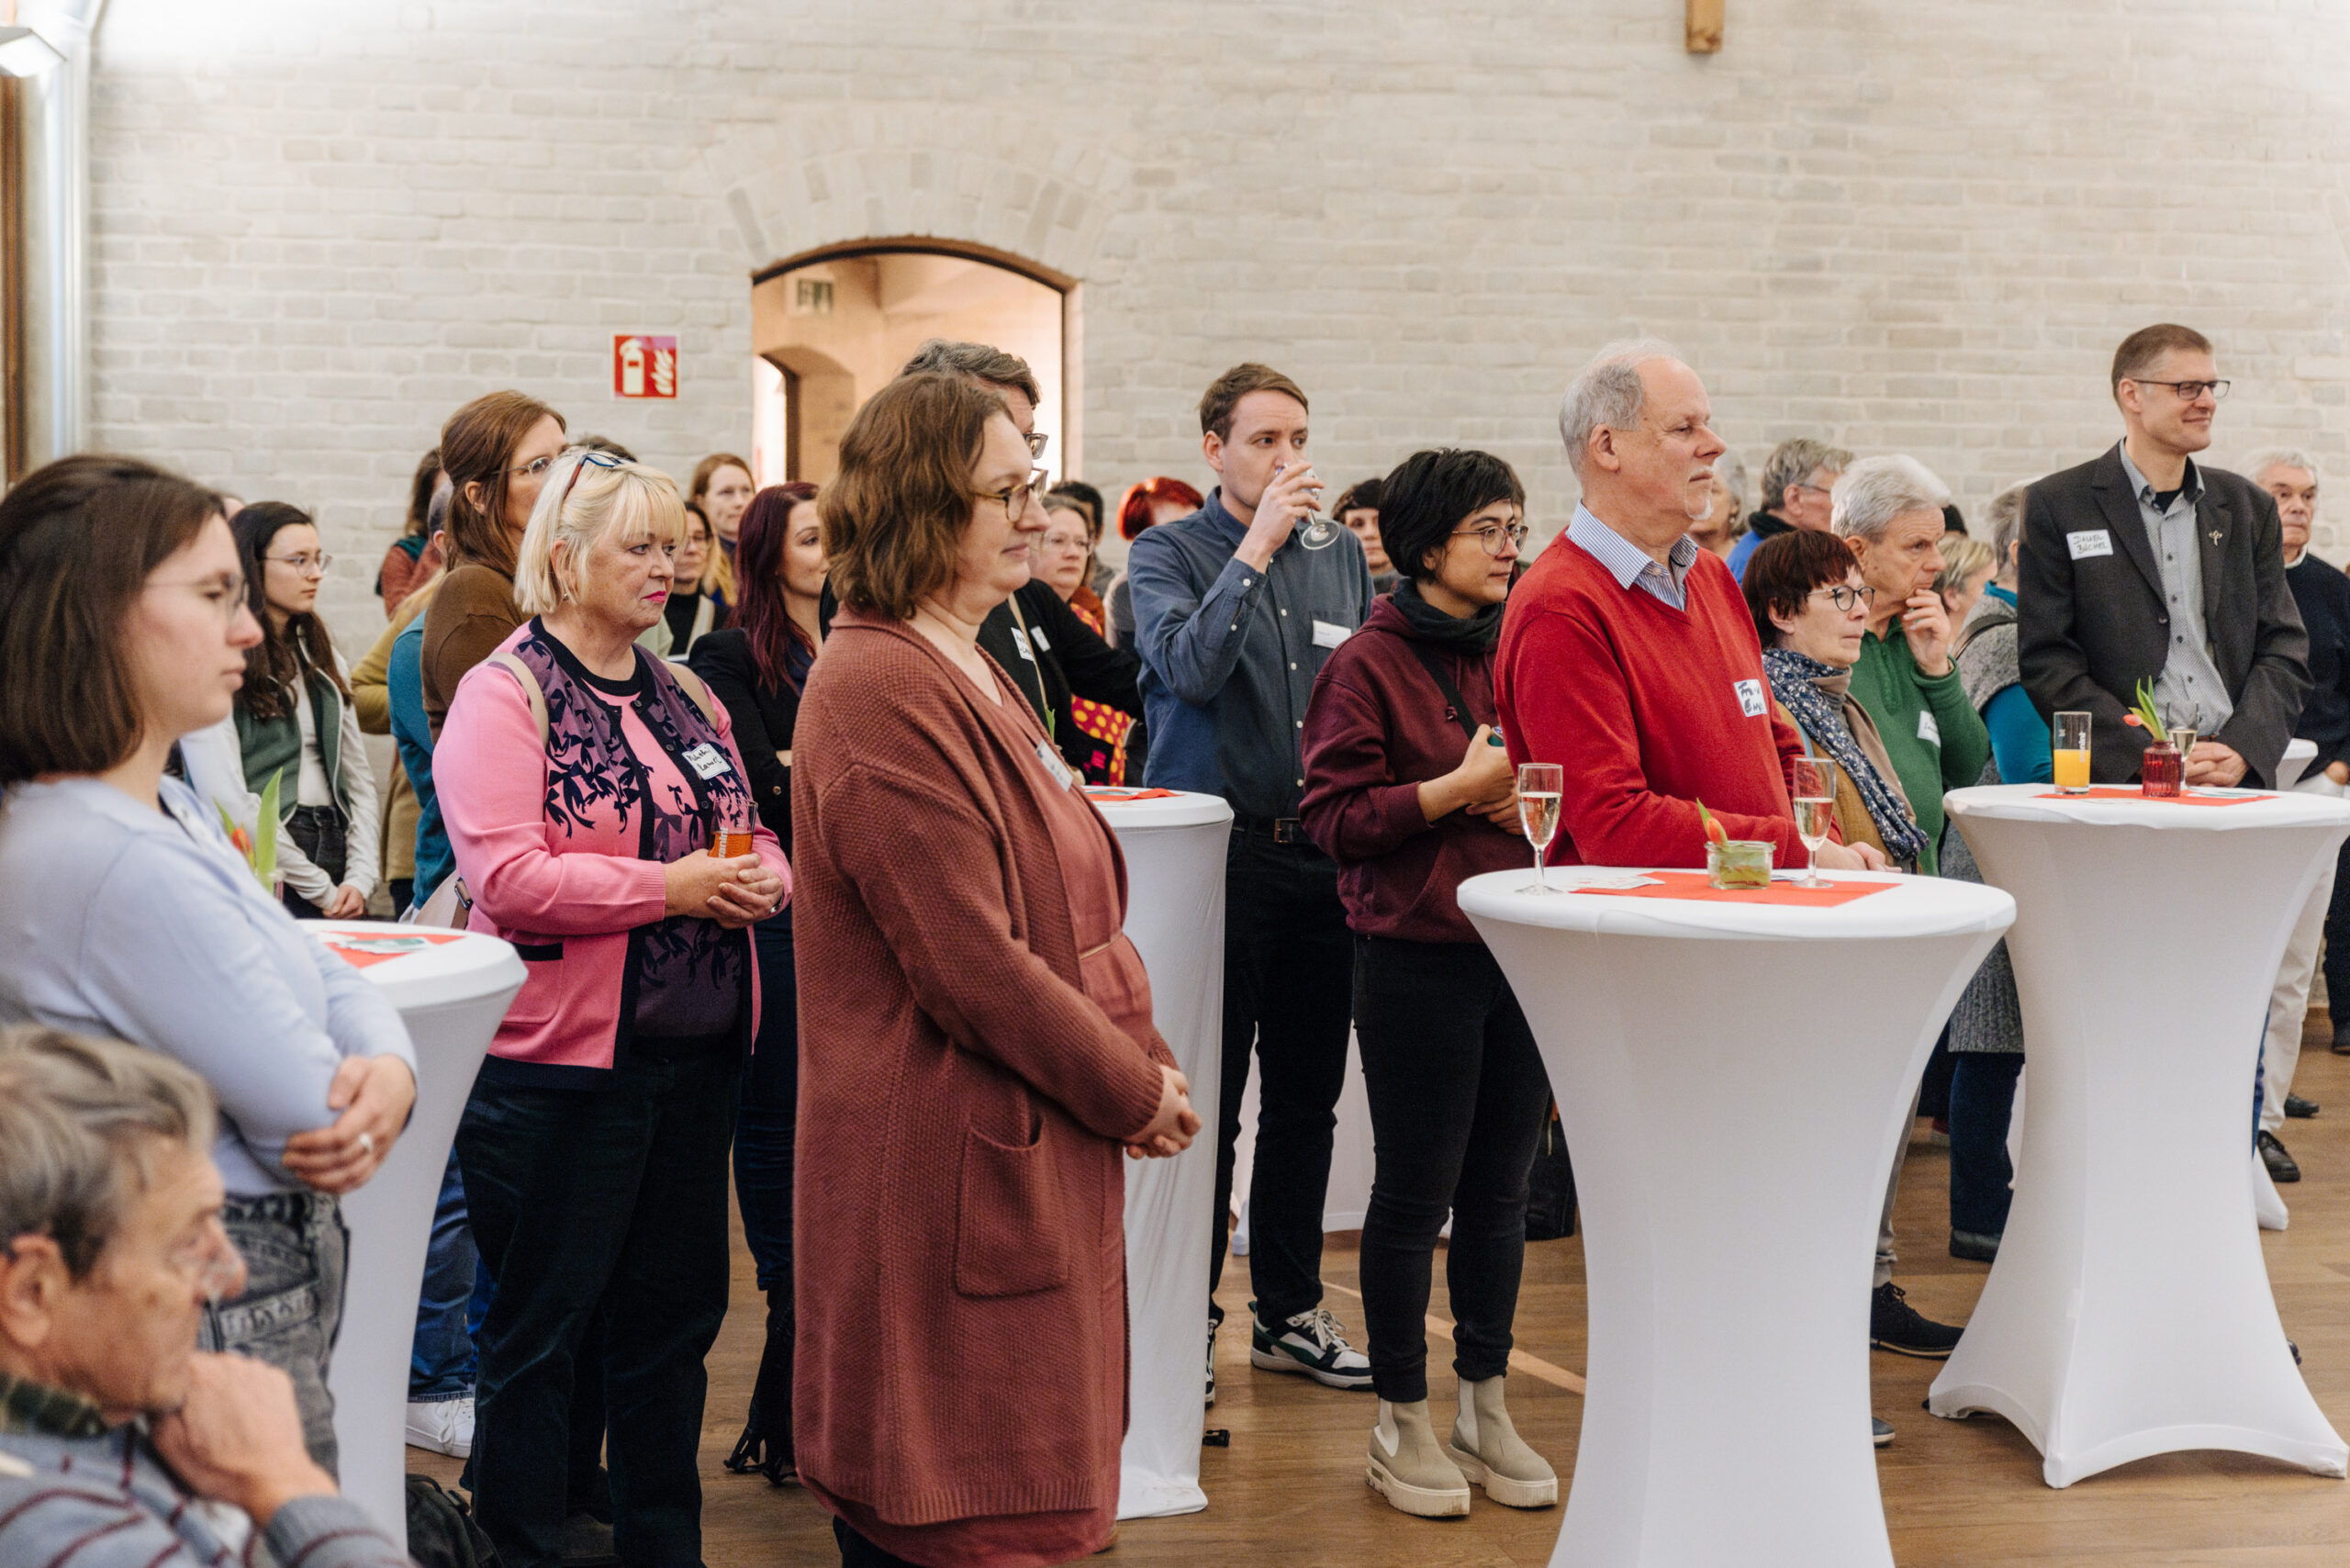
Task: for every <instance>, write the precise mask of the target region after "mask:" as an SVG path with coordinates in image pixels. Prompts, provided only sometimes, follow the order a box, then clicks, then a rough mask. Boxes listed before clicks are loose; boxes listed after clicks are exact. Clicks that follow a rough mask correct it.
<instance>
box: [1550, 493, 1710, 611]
mask: <svg viewBox="0 0 2350 1568" xmlns="http://www.w3.org/2000/svg"><path fill="white" fill-rule="evenodd" d="M1567 539H1568V541H1569V542H1570V543H1573V544H1575V545H1577V546H1579V547H1581V548H1582V549H1583V552H1584V553H1585V554H1589V555H1590V556H1591V558H1592V559H1593V560H1595V561H1597V562H1598V563H1599V564H1600V565H1601V566H1605V567H1606V568H1607V575H1608V576H1609V577H1614V578H1615V579H1616V581H1617V586H1619V587H1621V588H1623V589H1624V591H1625V592H1627V593H1629V592H1630V591H1631V590H1632V589H1633V588H1640V589H1643V590H1644V591H1646V592H1648V593H1649V594H1651V595H1653V596H1654V597H1655V598H1657V599H1662V601H1663V602H1665V603H1666V604H1669V605H1671V606H1673V609H1675V610H1686V609H1688V608H1689V601H1688V597H1687V593H1686V591H1685V588H1684V585H1685V584H1686V583H1687V582H1688V580H1689V568H1690V567H1691V566H1693V565H1695V562H1696V559H1697V542H1696V541H1695V540H1694V539H1692V538H1690V537H1689V536H1688V535H1687V534H1685V533H1684V534H1683V535H1682V536H1681V537H1680V538H1678V539H1676V540H1674V541H1673V548H1672V549H1670V550H1668V551H1666V552H1665V560H1666V562H1667V566H1659V565H1658V564H1657V561H1656V557H1654V556H1653V555H1651V554H1649V553H1648V552H1647V551H1645V550H1643V549H1641V548H1640V547H1639V545H1637V544H1635V543H1632V542H1631V541H1630V540H1628V539H1627V538H1625V537H1624V536H1623V535H1622V534H1620V533H1618V532H1616V531H1615V530H1614V529H1612V528H1610V527H1608V526H1607V525H1606V523H1604V522H1602V521H1599V519H1597V518H1596V517H1594V516H1593V515H1592V514H1591V512H1590V510H1588V509H1587V508H1585V507H1584V506H1583V503H1582V502H1580V501H1578V502H1576V503H1575V516H1574V521H1572V522H1570V523H1569V524H1567ZM1668 566H1669V568H1670V569H1668Z"/></svg>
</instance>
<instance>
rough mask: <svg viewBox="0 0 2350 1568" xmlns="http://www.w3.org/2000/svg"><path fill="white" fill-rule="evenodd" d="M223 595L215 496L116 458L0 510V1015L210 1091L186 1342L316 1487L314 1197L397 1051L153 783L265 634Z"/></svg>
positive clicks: (403, 1112) (231, 862)
mask: <svg viewBox="0 0 2350 1568" xmlns="http://www.w3.org/2000/svg"><path fill="white" fill-rule="evenodd" d="M244 576H245V575H244V570H243V567H242V566H241V563H240V560H239V556H238V553H237V542H236V539H235V537H234V535H232V534H231V533H230V532H229V524H228V523H227V522H226V521H224V520H223V519H222V518H221V515H220V498H218V496H215V495H213V494H212V493H211V492H209V491H207V490H205V489H203V488H201V487H198V486H196V485H192V484H190V483H188V482H187V481H186V480H185V479H182V478H179V477H177V476H174V475H171V474H166V473H164V472H163V471H162V470H161V469H158V468H154V467H152V466H150V465H147V464H144V463H140V462H139V461H137V460H136V459H133V458H128V457H95V456H79V457H68V458H62V459H61V460H59V461H58V462H55V463H52V464H50V465H48V466H46V467H44V468H40V469H38V470H36V471H35V472H33V473H31V474H28V475H27V476H25V477H24V478H23V479H22V480H20V481H18V482H17V485H16V487H14V488H12V489H11V490H9V492H8V494H7V496H6V498H0V669H6V671H7V672H8V678H7V679H6V680H5V681H0V789H5V790H6V797H5V800H0V929H5V930H6V932H7V933H8V935H9V940H8V942H7V944H6V946H5V947H0V1020H25V1019H30V1020H35V1021H38V1022H39V1023H43V1024H47V1025H51V1026H53V1027H56V1028H60V1029H71V1030H77V1031H80V1032H83V1033H85V1034H98V1035H112V1036H118V1037H120V1038H123V1039H126V1040H129V1041H130V1042H132V1043H133V1044H135V1045H140V1046H144V1047H147V1048H149V1049H150V1050H155V1051H160V1052H162V1054H164V1055H165V1056H169V1057H173V1058H176V1059H178V1060H179V1061H181V1062H183V1063H185V1065H187V1066H188V1067H191V1068H193V1069H195V1070H196V1071H197V1072H199V1073H201V1074H202V1075H203V1076H204V1078H205V1079H206V1081H207V1082H209V1083H210V1084H211V1085H212V1089H213V1092H214V1093H215V1094H217V1095H218V1097H219V1101H220V1109H221V1111H222V1113H223V1115H222V1118H221V1123H220V1129H219V1135H218V1138H217V1139H216V1141H215V1142H214V1145H213V1154H214V1158H215V1159H216V1160H217V1161H218V1165H219V1167H220V1173H221V1176H222V1178H223V1180H224V1181H225V1182H226V1183H227V1187H228V1193H229V1202H228V1206H227V1208H226V1209H225V1210H224V1211H223V1213H222V1216H221V1217H222V1222H223V1223H224V1224H225V1225H226V1226H227V1227H228V1230H229V1236H230V1238H232V1239H233V1240H235V1241H236V1242H237V1244H238V1246H239V1248H240V1249H241V1251H242V1252H243V1253H244V1255H245V1259H246V1261H247V1264H248V1274H247V1280H246V1284H245V1288H244V1290H243V1293H242V1294H240V1295H238V1296H236V1297H235V1298H233V1299H230V1300H225V1301H220V1302H217V1303H215V1304H213V1305H212V1306H211V1307H210V1308H209V1309H208V1310H207V1313H206V1315H205V1322H204V1328H203V1333H202V1338H203V1342H204V1347H205V1348H206V1349H207V1350H241V1351H242V1352H244V1353H245V1354H247V1355H251V1356H254V1357H256V1358H258V1359H260V1360H263V1361H268V1362H270V1363H271V1364H272V1365H274V1366H276V1367H278V1368H280V1369H282V1370H284V1371H285V1372H286V1373H287V1374H288V1375H289V1376H291V1377H292V1378H293V1380H294V1391H295V1395H296V1398H297V1401H298V1403H299V1405H300V1407H301V1412H302V1431H303V1438H304V1440H305V1441H306V1442H307V1443H308V1446H309V1450H310V1453H311V1456H312V1457H313V1458H315V1459H316V1460H317V1461H318V1462H319V1463H320V1464H321V1465H323V1466H325V1467H326V1468H327V1469H329V1470H332V1469H333V1468H334V1464H335V1455H336V1445H335V1436H334V1399H333V1396H332V1394H330V1393H329V1392H328V1388H327V1369H328V1362H329V1361H330V1357H331V1355H332V1351H333V1346H334V1339H335V1334H336V1331H337V1329H338V1327H340V1324H341V1316H342V1288H343V1263H344V1252H345V1235H344V1231H343V1225H342V1218H341V1211H340V1209H339V1207H338V1206H337V1199H338V1196H339V1195H340V1194H341V1193H348V1192H351V1191H353V1189H355V1188H357V1187H358V1186H360V1185H361V1184H362V1183H363V1182H366V1181H367V1179H368V1178H369V1177H371V1176H373V1175H374V1174H375V1170H376V1168H377V1167H378V1166H379V1165H381V1164H382V1162H383V1159H384V1157H385V1156H386V1154H388V1153H390V1151H391V1148H392V1144H393V1141H394V1140H395V1139H397V1137H399V1135H400V1131H401V1129H402V1128H403V1127H405V1126H407V1124H408V1110H409V1108H410V1107H411V1106H412V1105H414V1103H415V1102H416V1058H415V1055H414V1053H413V1051H412V1050H411V1049H410V1048H409V1046H408V1030H407V1028H406V1027H405V1026H404V1025H402V1024H401V1023H400V1020H399V1015H398V1014H397V1013H395V1012H393V1011H392V1008H391V1006H390V1004H389V1003H387V1002H385V1000H384V998H383V995H382V993H381V992H380V991H377V990H376V989H375V986H374V985H372V984H370V983H369V982H368V981H367V980H366V979H365V978H364V977H363V976H361V975H360V974H359V973H358V971H356V970H355V969H352V967H351V966H350V965H348V964H346V963H344V962H343V961H342V959H341V958H337V957H336V956H335V955H334V954H332V953H330V952H329V951H328V950H327V948H326V946H324V945H323V944H321V943H319V942H315V941H312V940H311V939H310V937H309V936H308V935H306V934H305V933H304V932H303V931H302V930H301V928H300V927H298V926H297V925H296V924H295V923H294V920H293V918H292V917H291V916H290V915H288V914H287V913H286V911H285V906H284V905H283V904H281V903H279V902H277V901H276V900H275V899H274V898H273V897H272V896H271V895H270V892H269V890H268V889H267V888H265V887H264V886H263V884H262V882H261V880H260V879H258V878H257V877H256V876H255V874H254V872H255V868H254V867H253V866H252V865H251V864H249V863H248V861H247V860H246V858H245V857H244V856H243V855H241V854H240V853H239V851H238V849H237V848H235V847H232V846H230V843H229V839H228V838H227V837H226V836H225V835H224V834H223V832H222V829H221V825H220V818H219V812H218V808H217V807H216V806H215V805H213V804H212V803H211V802H207V801H200V800H199V799H198V798H197V796H196V792H195V791H194V790H190V789H189V788H188V787H187V786H186V785H185V784H183V783H182V782H181V781H180V780H179V779H177V778H169V777H166V773H165V769H166V766H167V763H168V762H169V760H170V758H171V756H172V754H173V749H174V748H175V746H176V745H177V744H178V742H179V741H180V739H181V737H183V736H185V735H191V734H196V733H197V732H199V731H207V730H213V729H216V728H218V726H220V725H221V724H222V722H224V721H225V720H227V719H228V718H229V713H230V711H231V710H232V709H233V707H234V706H235V700H236V694H237V691H238V689H239V688H240V687H241V686H242V685H243V684H244V682H245V678H246V675H245V664H246V654H247V651H248V650H250V649H252V648H253V647H255V646H257V645H258V644H260V643H261V641H262V630H261V628H260V626H259V625H257V624H256V623H255V622H254V618H253V614H252V610H251V609H250V607H249V606H248V604H247V601H246V598H245V581H244Z"/></svg>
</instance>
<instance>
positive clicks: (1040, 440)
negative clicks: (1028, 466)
mask: <svg viewBox="0 0 2350 1568" xmlns="http://www.w3.org/2000/svg"><path fill="white" fill-rule="evenodd" d="M1020 439H1021V440H1023V441H1024V442H1027V443H1028V460H1029V461H1030V462H1031V463H1041V462H1043V461H1044V459H1045V448H1046V447H1048V446H1050V445H1052V444H1053V438H1052V437H1051V436H1048V435H1046V433H1045V432H1044V431H1031V432H1030V433H1028V434H1027V435H1024V436H1022V437H1021V438H1020Z"/></svg>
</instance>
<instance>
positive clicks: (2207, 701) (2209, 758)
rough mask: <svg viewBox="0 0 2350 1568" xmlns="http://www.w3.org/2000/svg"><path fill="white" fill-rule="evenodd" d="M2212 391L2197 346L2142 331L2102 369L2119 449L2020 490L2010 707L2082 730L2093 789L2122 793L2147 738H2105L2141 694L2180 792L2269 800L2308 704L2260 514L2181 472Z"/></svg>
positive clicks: (2200, 477)
mask: <svg viewBox="0 0 2350 1568" xmlns="http://www.w3.org/2000/svg"><path fill="white" fill-rule="evenodd" d="M2227 389H2228V384H2227V383H2226V382H2224V381H2221V380H2220V379H2219V378H2218V375H2217V372H2216V370H2215V368H2214V365H2213V362H2212V357H2211V344H2210V340H2209V339H2207V338H2205V337H2204V336H2203V335H2202V334H2201V333H2200V332H2198V331H2195V330H2192V329H2191V328H2187V327H2180V326H2172V325H2162V326H2154V327H2145V328H2142V329H2140V330H2138V331H2135V332H2132V334H2130V336H2129V337H2127V338H2125V339H2123V340H2122V342H2121V348H2120V349H2118V350H2117V351H2116V352H2115V353H2114V356H2113V400H2114V402H2115V403H2116V404H2117V405H2118V406H2119V407H2120V408H2121V422H2122V425H2123V427H2124V429H2125V431H2126V432H2127V433H2126V434H2124V435H2123V437H2122V439H2121V442H2120V443H2119V444H2118V445H2116V446H2115V447H2114V448H2113V450H2112V451H2110V452H2108V453H2107V454H2104V455H2103V456H2102V457H2098V458H2097V459H2096V460H2094V461H2092V462H2089V463H2085V464H2083V465H2080V466H2079V467H2077V468H2068V469H2066V470H2065V471H2064V472H2063V473H2061V474H2052V475H2050V476H2048V477H2047V478H2045V479H2036V480H2034V481H2033V482H2032V486H2031V497H2030V498H2029V500H2028V501H2027V502H2026V507H2025V512H2024V527H2023V554H2022V559H2021V560H2020V563H2019V573H2018V576H2019V584H2018V594H2017V599H2018V604H2017V610H2018V614H2019V616H2020V626H2019V648H2018V654H2019V658H2020V664H2021V666H2022V673H2023V684H2024V689H2026V690H2027V691H2028V692H2030V693H2031V700H2032V703H2033V705H2034V706H2035V707H2037V708H2038V709H2039V710H2040V711H2041V715H2042V717H2043V718H2045V717H2048V716H2049V715H2051V714H2053V713H2057V712H2060V711H2081V710H2085V711H2087V712H2088V713H2089V714H2090V715H2092V719H2091V724H2092V729H2091V737H2092V738H2091V744H2090V762H2089V767H2090V773H2091V777H2093V778H2096V779H2098V780H2099V781H2101V782H2105V783H2124V782H2127V781H2128V780H2130V779H2132V778H2135V777H2136V776H2137V774H2138V769H2139V763H2140V759H2141V756H2142V754H2143V752H2144V750H2145V748H2146V745H2147V744H2148V742H2149V741H2150V740H2152V739H2153V738H2154V737H2152V736H2149V735H2148V734H2146V733H2145V732H2144V731H2143V730H2142V729H2139V728H2136V727H2135V726H2132V725H2128V724H2124V723H2123V722H2121V716H2122V714H2123V713H2124V712H2125V711H2128V710H2129V708H2130V706H2131V705H2132V702H2133V701H2134V700H2135V697H2136V693H2137V689H2138V683H2139V682H2141V681H2146V682H2149V683H2151V684H2152V686H2153V688H2154V701H2155V704H2156V706H2157V707H2159V708H2161V709H2162V711H2163V712H2164V714H2165V717H2166V718H2168V719H2169V720H2170V721H2171V722H2173V723H2177V724H2187V723H2193V724H2194V725H2195V727H2196V729H2197V730H2198V731H2199V735H2200V737H2203V738H2199V739H2198V740H2197V741H2196V743H2195V749H2194V751H2193V752H2192V753H2190V754H2189V755H2188V759H2187V781H2188V783H2190V784H2214V785H2233V784H2238V783H2244V784H2253V785H2259V786H2273V785H2274V784H2275V783H2276V780H2277V762H2278V760H2279V759H2280V758H2281V757H2282V756H2284V752H2285V743H2286V742H2288V741H2289V740H2290V739H2292V737H2293V724H2294V722H2295V720H2296V719H2297V718H2299V716H2300V711H2301V698H2302V695H2303V694H2304V693H2305V692H2307V691H2308V689H2309V687H2310V672H2309V636H2308V633H2306V632H2304V631H2303V630H2302V627H2301V617H2300V610H2297V609H2296V608H2294V604H2293V594H2292V589H2291V588H2289V587H2288V586H2287V584H2286V581H2285V560H2284V554H2283V551H2282V546H2281V543H2280V540H2281V534H2280V530H2279V527H2278V523H2277V503H2276V502H2275V501H2274V500H2272V499H2270V498H2269V497H2268V496H2267V494H2266V492H2264V491H2262V490H2261V489H2260V488H2259V487H2256V486H2255V485H2253V484H2252V483H2250V482H2249V481H2248V480H2245V479H2244V478H2243V477H2241V476H2237V475H2234V474H2230V473H2226V472H2224V471H2222V470H2221V469H2217V468H2205V467H2200V466H2199V465H2197V464H2196V462H2195V461H2194V458H2193V456H2192V454H2195V453H2198V452H2200V451H2202V450H2203V449H2204V448H2205V447H2208V446H2210V444H2211V417H2212V415H2213V413H2214V412H2215V411H2216V410H2217V409H2218V406H2219V400H2220V398H2221V397H2222V396H2224V395H2225V394H2226V392H2227Z"/></svg>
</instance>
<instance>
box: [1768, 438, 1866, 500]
mask: <svg viewBox="0 0 2350 1568" xmlns="http://www.w3.org/2000/svg"><path fill="white" fill-rule="evenodd" d="M1851 466H1852V454H1851V453H1850V452H1848V451H1846V450H1845V449H1844V448H1842V447H1841V446H1830V445H1829V444H1828V443H1827V442H1824V441H1814V440H1813V439H1812V438H1811V437H1809V436H1807V435H1799V436H1794V437H1791V438H1790V439H1788V440H1786V441H1783V442H1780V443H1779V444H1778V445H1776V446H1774V447H1773V448H1772V449H1771V455H1770V456H1768V457H1766V458H1764V459H1763V460H1762V494H1761V495H1760V496H1757V497H1756V498H1755V499H1754V506H1755V510H1758V511H1769V510H1771V509H1772V508H1773V507H1775V506H1785V504H1786V499H1787V487H1788V486H1789V485H1806V484H1809V483H1810V482H1811V476H1813V475H1814V474H1817V473H1818V472H1819V471H1820V470H1821V469H1823V468H1825V469H1826V470H1828V472H1830V474H1841V473H1842V472H1843V471H1844V470H1845V469H1847V468H1850V467H1851Z"/></svg>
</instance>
